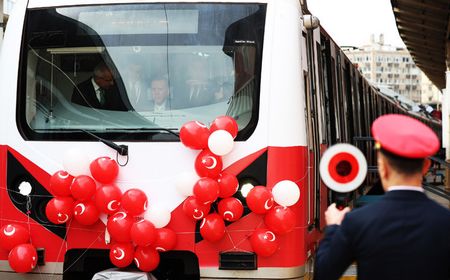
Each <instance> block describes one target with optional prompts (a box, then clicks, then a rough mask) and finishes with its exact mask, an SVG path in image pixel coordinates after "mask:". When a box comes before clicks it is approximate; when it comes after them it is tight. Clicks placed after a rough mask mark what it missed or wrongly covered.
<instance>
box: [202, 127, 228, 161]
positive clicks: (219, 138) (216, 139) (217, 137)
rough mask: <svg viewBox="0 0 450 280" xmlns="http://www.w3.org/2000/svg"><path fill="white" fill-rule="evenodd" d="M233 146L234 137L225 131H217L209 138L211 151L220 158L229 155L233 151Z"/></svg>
mask: <svg viewBox="0 0 450 280" xmlns="http://www.w3.org/2000/svg"><path fill="white" fill-rule="evenodd" d="M233 146H234V141H233V136H231V134H230V133H229V132H228V131H225V130H216V131H214V132H213V133H211V135H210V136H209V138H208V148H209V150H210V151H211V152H212V153H213V154H215V155H218V156H224V155H226V154H229V153H230V152H231V151H232V150H233Z"/></svg>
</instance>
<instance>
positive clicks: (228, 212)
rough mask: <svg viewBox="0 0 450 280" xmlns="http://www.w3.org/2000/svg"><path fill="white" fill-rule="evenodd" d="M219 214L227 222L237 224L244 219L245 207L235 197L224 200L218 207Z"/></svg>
mask: <svg viewBox="0 0 450 280" xmlns="http://www.w3.org/2000/svg"><path fill="white" fill-rule="evenodd" d="M218 209H219V211H218V212H219V214H220V216H222V218H223V219H224V220H225V221H227V222H235V221H237V220H239V219H240V218H241V217H242V213H244V206H242V202H241V201H240V200H239V199H237V198H235V197H228V198H224V199H222V200H221V201H220V202H219V205H218Z"/></svg>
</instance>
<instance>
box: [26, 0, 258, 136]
mask: <svg viewBox="0 0 450 280" xmlns="http://www.w3.org/2000/svg"><path fill="white" fill-rule="evenodd" d="M265 10H266V7H265V5H263V4H223V3H216V4H209V3H190V4H123V5H95V6H73V7H52V8H40V9H32V10H29V11H28V14H27V17H26V19H27V21H26V25H25V35H24V38H25V43H24V44H23V45H22V60H21V61H22V63H23V66H22V67H21V69H22V70H21V73H20V77H21V80H20V82H19V98H18V102H19V108H20V112H21V114H19V115H20V116H19V122H20V128H21V130H22V131H23V134H24V135H25V136H26V138H27V139H29V140H43V139H48V140H73V137H74V136H75V138H76V137H78V138H80V137H81V138H83V137H87V136H82V135H86V134H83V133H80V131H82V130H86V131H90V132H93V133H100V134H102V136H103V137H105V138H109V139H120V140H136V139H145V140H148V139H149V138H148V137H143V136H142V135H143V134H146V133H147V134H148V132H149V131H167V130H171V131H173V132H178V130H179V129H180V127H181V126H182V125H183V124H184V123H186V122H188V121H191V120H197V121H200V122H203V123H205V124H208V123H210V122H211V121H212V120H213V119H214V118H216V117H217V116H221V115H229V116H232V117H234V118H235V119H236V120H237V122H238V125H239V129H240V134H239V135H240V136H238V137H240V139H245V138H247V137H248V136H249V133H251V131H253V129H254V127H255V126H256V120H257V113H258V101H259V84H260V72H261V59H262V41H263V33H264V21H265ZM158 129H159V130H158ZM124 131H126V132H127V133H123V132H124ZM76 135H78V136H76ZM119 135H120V136H119ZM139 135H141V136H139ZM170 135H173V133H171V134H170ZM150 139H151V138H150ZM238 139H239V138H238Z"/></svg>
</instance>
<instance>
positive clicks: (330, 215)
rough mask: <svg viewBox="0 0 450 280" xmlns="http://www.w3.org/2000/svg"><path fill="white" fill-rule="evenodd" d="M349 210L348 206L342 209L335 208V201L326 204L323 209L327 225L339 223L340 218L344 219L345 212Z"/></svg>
mask: <svg viewBox="0 0 450 280" xmlns="http://www.w3.org/2000/svg"><path fill="white" fill-rule="evenodd" d="M348 212H350V208H349V207H345V208H344V209H342V210H339V209H337V208H336V203H333V204H331V205H330V206H328V209H327V211H325V220H326V222H327V225H328V226H330V225H340V224H341V222H342V220H343V219H344V216H345V214H347V213H348Z"/></svg>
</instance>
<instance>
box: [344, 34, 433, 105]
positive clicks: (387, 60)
mask: <svg viewBox="0 0 450 280" xmlns="http://www.w3.org/2000/svg"><path fill="white" fill-rule="evenodd" d="M343 49H344V52H345V54H346V55H347V56H348V58H349V59H350V60H351V61H352V62H353V63H354V64H357V65H358V68H359V70H360V71H361V73H362V74H363V75H364V76H365V77H366V78H367V79H368V80H369V81H371V82H372V83H373V84H374V85H376V86H380V85H383V86H388V87H389V88H390V89H392V90H393V91H395V92H397V93H399V94H401V95H403V96H405V97H407V98H409V99H410V100H413V101H414V102H417V103H432V104H433V103H434V104H436V103H438V102H439V97H440V91H439V90H438V89H437V88H436V87H434V86H433V85H432V84H431V82H429V80H428V79H427V78H426V76H425V75H423V74H422V71H421V70H420V69H419V68H418V67H416V65H415V63H414V61H413V60H412V58H411V56H410V54H409V53H408V50H407V49H404V48H396V47H393V46H391V45H386V44H385V43H384V36H383V34H381V35H380V37H379V40H378V41H377V42H376V41H375V39H374V35H372V36H371V40H370V44H368V45H364V46H362V47H360V48H354V47H347V48H343Z"/></svg>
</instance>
